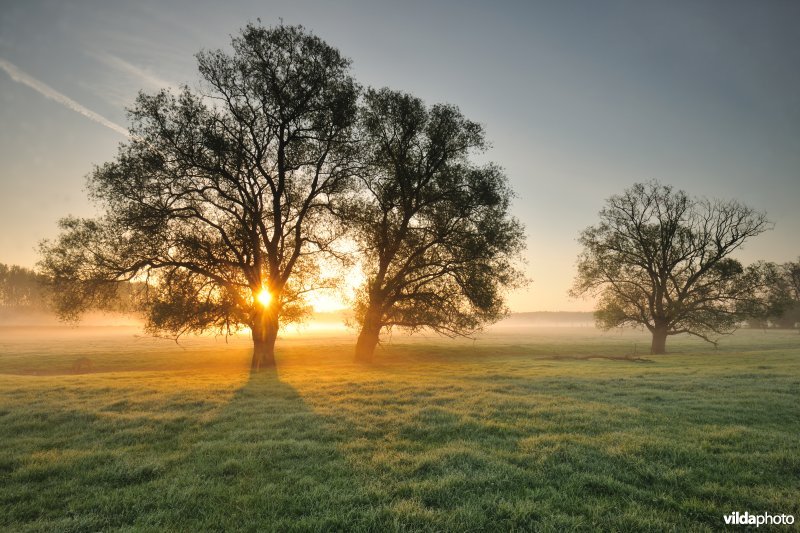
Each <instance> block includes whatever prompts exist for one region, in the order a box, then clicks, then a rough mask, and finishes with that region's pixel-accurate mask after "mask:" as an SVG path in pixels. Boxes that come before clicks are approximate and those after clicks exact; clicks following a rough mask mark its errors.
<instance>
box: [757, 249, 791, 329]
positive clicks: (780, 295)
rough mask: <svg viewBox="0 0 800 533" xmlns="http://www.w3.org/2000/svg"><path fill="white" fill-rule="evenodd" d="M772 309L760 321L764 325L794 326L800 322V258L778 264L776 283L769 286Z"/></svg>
mask: <svg viewBox="0 0 800 533" xmlns="http://www.w3.org/2000/svg"><path fill="white" fill-rule="evenodd" d="M771 289H772V290H771V292H770V294H771V296H772V301H773V302H775V303H774V304H773V307H772V309H770V310H769V312H768V316H766V317H763V318H762V319H761V320H760V322H762V324H761V325H762V326H764V327H766V326H769V325H772V326H774V327H778V328H794V327H796V326H797V324H798V323H800V259H798V261H796V262H791V261H790V262H788V263H784V264H783V265H781V266H780V269H779V275H778V276H777V278H776V283H775V284H774V285H773V286H772V288H771Z"/></svg>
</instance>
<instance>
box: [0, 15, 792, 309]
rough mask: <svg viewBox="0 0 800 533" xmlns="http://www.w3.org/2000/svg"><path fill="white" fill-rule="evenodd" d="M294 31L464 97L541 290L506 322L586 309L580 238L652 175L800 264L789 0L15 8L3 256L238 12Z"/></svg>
mask: <svg viewBox="0 0 800 533" xmlns="http://www.w3.org/2000/svg"><path fill="white" fill-rule="evenodd" d="M257 18H260V19H261V21H262V22H263V23H264V24H265V25H273V24H277V23H278V22H279V20H280V19H282V20H283V21H284V22H285V23H287V24H302V25H304V26H306V27H307V28H308V29H310V30H312V31H313V32H314V33H316V34H317V35H319V36H320V37H322V38H323V39H325V40H326V41H327V42H328V43H330V44H331V45H333V46H336V47H337V48H339V49H340V50H341V51H342V52H343V53H344V55H346V56H348V57H350V58H351V59H352V60H353V71H354V74H355V76H356V77H357V79H358V80H359V81H360V82H361V83H362V84H364V85H371V86H377V87H380V86H389V87H392V88H395V89H402V90H405V91H409V92H411V93H414V94H415V95H417V96H420V97H422V98H423V99H425V100H426V101H427V102H428V103H435V102H449V103H452V104H456V105H458V106H459V107H460V108H461V110H462V112H463V113H464V114H465V115H466V116H467V117H469V118H471V119H473V120H476V121H478V122H480V123H482V124H483V125H484V126H485V128H486V132H487V136H488V138H489V139H490V140H491V142H492V144H493V148H492V149H491V150H490V151H489V153H488V154H487V157H488V158H489V159H491V160H493V161H496V162H498V163H500V164H501V165H503V166H504V167H505V169H506V171H507V173H508V176H509V178H510V180H511V184H512V186H513V188H514V189H515V191H516V193H517V199H516V201H515V204H514V214H515V215H516V216H517V217H519V218H520V219H521V220H522V221H523V222H524V224H525V225H526V227H527V233H528V251H527V260H528V265H527V270H528V274H529V276H530V277H532V278H533V280H534V281H533V284H532V285H531V286H530V288H529V289H528V290H527V291H520V292H518V293H516V294H513V295H511V297H510V303H511V306H512V309H513V310H515V311H532V310H589V309H591V302H588V301H583V300H572V299H570V298H569V297H568V296H567V290H568V289H569V286H570V285H571V282H572V277H573V276H574V273H575V260H576V256H577V254H578V252H579V247H578V244H577V242H576V238H577V236H578V233H579V232H580V230H581V229H583V228H585V227H586V226H588V225H590V224H594V223H595V222H596V221H597V212H598V211H599V210H600V208H601V207H602V206H603V202H604V199H605V198H607V197H608V196H610V195H612V194H615V193H619V192H622V191H623V190H624V189H625V188H627V187H629V186H630V185H631V184H633V183H635V182H637V181H645V180H649V179H657V180H659V181H661V182H663V183H667V184H671V185H674V186H675V187H677V188H681V189H684V190H686V191H687V192H689V193H691V194H693V195H699V196H708V197H716V198H726V199H727V198H737V199H739V200H741V201H743V202H745V203H747V204H749V205H751V206H753V207H756V208H758V209H763V210H765V211H766V212H767V214H768V216H769V218H770V219H771V220H772V221H774V222H775V229H774V231H771V232H769V233H767V234H764V235H762V236H760V237H758V238H756V239H754V240H753V241H751V242H750V243H749V244H748V245H747V246H746V247H745V249H744V250H742V251H741V252H740V253H739V255H738V257H739V258H741V259H742V260H743V261H748V262H749V261H753V260H756V259H765V260H771V261H778V262H784V261H788V260H793V259H796V258H797V257H798V255H800V246H798V243H800V238H798V235H800V209H798V206H797V204H798V200H800V32H798V31H797V23H798V21H800V2H793V1H789V0H786V1H777V0H774V1H773V0H768V1H764V2H751V1H736V0H733V1H727V0H726V1H723V0H719V1H702V0H699V1H671V2H656V1H634V0H630V1H596V2H588V1H587V2H584V1H558V2H556V1H552V2H503V1H499V2H491V3H490V2H470V1H467V2H460V1H442V2H369V1H363V2H357V1H344V2H324V1H318V2H304V1H285V2H272V1H266V0H261V1H245V2H238V1H229V2H224V3H223V2H210V1H199V2H196V1H189V0H184V1H153V0H144V1H141V0H140V1H136V2H118V1H99V0H98V1H55V0H53V1H39V0H16V1H15V0H6V1H4V2H3V8H2V10H0V124H2V128H0V263H16V264H21V265H25V266H33V264H34V263H35V262H36V260H37V256H36V246H37V243H38V242H39V241H40V240H41V239H43V238H50V237H53V236H55V234H56V229H57V228H56V221H57V220H58V219H59V218H61V217H63V216H65V215H67V214H73V215H78V216H91V215H93V214H95V213H96V211H95V209H94V207H93V206H92V205H91V204H90V203H89V202H88V201H87V199H86V195H85V191H84V179H85V176H86V174H87V173H88V172H89V171H90V170H91V168H92V166H93V165H94V164H100V163H103V162H105V161H108V160H111V159H112V158H113V157H114V155H115V154H116V149H117V145H118V143H120V142H122V141H124V137H123V135H122V134H121V133H120V132H121V131H122V129H123V128H124V127H125V126H126V124H127V121H126V116H125V111H124V108H125V106H128V105H130V104H131V103H132V102H133V99H134V98H135V96H136V94H137V92H138V91H139V90H144V91H148V92H152V91H155V90H157V89H159V88H161V87H177V86H178V85H180V84H183V83H188V84H189V85H190V86H192V85H194V84H196V81H197V80H198V74H197V70H196V63H195V58H194V54H195V53H196V52H198V51H199V50H201V49H214V48H228V46H229V42H230V35H231V34H235V33H237V32H238V30H239V28H241V27H242V26H243V25H244V24H246V23H247V22H248V21H255V20H256V19H257Z"/></svg>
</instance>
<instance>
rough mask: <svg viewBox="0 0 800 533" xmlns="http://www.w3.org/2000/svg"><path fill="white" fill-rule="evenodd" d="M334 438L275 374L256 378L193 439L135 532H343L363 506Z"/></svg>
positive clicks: (263, 374) (258, 374)
mask: <svg viewBox="0 0 800 533" xmlns="http://www.w3.org/2000/svg"><path fill="white" fill-rule="evenodd" d="M337 446H338V441H337V438H336V436H335V435H332V434H331V433H330V432H328V431H326V429H325V427H324V424H323V422H322V420H321V419H320V418H319V417H318V416H317V415H315V414H314V413H313V412H312V411H311V409H309V407H308V406H307V405H306V403H305V401H304V400H303V399H302V397H301V396H300V395H299V394H298V393H297V391H296V390H295V389H294V388H293V387H291V386H290V385H287V384H286V383H284V382H282V381H280V379H279V378H278V374H277V372H276V371H275V370H268V371H262V372H259V373H257V374H253V375H252V376H251V377H250V380H249V381H248V383H247V384H246V385H245V386H244V387H243V388H241V389H240V390H238V391H237V393H236V394H235V395H234V397H233V399H232V401H231V402H230V403H229V404H228V405H227V406H225V407H224V408H223V409H222V411H221V412H220V413H219V414H218V416H216V417H215V419H214V420H212V421H211V422H210V423H209V424H208V425H207V426H206V427H204V428H203V431H202V432H201V433H200V434H198V435H196V436H195V437H194V439H193V442H192V444H191V445H190V446H189V448H188V450H187V453H186V455H185V456H184V457H183V458H182V459H181V461H180V463H179V464H178V465H176V467H175V469H174V471H173V472H172V473H171V474H170V475H169V476H166V477H164V478H162V479H161V480H160V483H159V485H160V486H159V487H158V488H157V489H156V487H153V488H154V489H156V490H158V491H159V492H160V494H161V497H162V498H163V499H162V500H161V501H160V502H158V506H157V509H155V510H154V512H153V513H149V514H148V515H147V516H143V517H141V520H137V521H136V522H135V525H136V526H154V527H157V528H168V529H182V530H184V529H185V530H195V531H203V530H205V531H208V530H225V531H231V530H245V531H247V530H250V531H256V530H257V531H264V530H276V531H287V530H313V531H320V530H343V529H347V528H348V526H350V525H351V524H352V522H353V521H354V520H355V517H354V516H351V515H352V513H353V512H355V510H356V509H358V508H359V507H361V508H363V505H362V504H363V503H364V502H363V499H364V497H363V495H362V494H361V492H360V489H359V483H358V482H357V481H356V480H355V479H354V477H353V474H352V468H351V466H350V465H348V464H347V462H346V461H345V460H344V458H343V457H342V456H341V454H340V453H339V451H338V448H337Z"/></svg>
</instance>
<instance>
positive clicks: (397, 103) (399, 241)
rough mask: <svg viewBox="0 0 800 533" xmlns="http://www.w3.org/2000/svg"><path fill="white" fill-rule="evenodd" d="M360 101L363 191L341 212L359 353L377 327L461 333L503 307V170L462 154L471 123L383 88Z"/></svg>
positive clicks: (512, 238)
mask: <svg viewBox="0 0 800 533" xmlns="http://www.w3.org/2000/svg"><path fill="white" fill-rule="evenodd" d="M364 100H365V101H364V106H363V109H362V112H361V120H360V126H361V130H360V133H361V142H362V145H361V157H362V162H363V168H362V171H361V178H362V183H363V188H364V190H363V191H362V194H361V195H359V196H358V198H357V199H356V200H354V201H353V202H352V204H351V206H350V209H348V210H347V211H346V218H347V223H348V224H349V225H350V227H351V228H352V230H353V235H354V236H355V239H356V241H357V242H358V243H359V245H360V247H361V249H362V250H363V259H362V261H363V267H364V270H365V273H366V277H367V280H366V283H365V285H364V286H363V287H362V288H361V290H360V292H359V293H358V296H357V301H356V306H355V316H356V320H357V322H358V324H359V326H360V333H359V336H358V341H357V346H356V359H357V360H358V361H362V362H366V361H370V360H372V357H373V354H374V350H375V347H376V345H377V343H378V340H379V334H380V331H381V329H383V328H393V327H400V328H405V329H408V330H411V331H415V330H418V329H420V328H430V329H432V330H435V331H437V332H439V333H442V334H445V335H450V336H455V335H467V334H470V333H472V332H474V331H475V330H476V329H478V328H480V326H481V325H482V324H485V323H487V322H492V321H495V320H497V319H498V318H500V317H501V316H503V315H504V313H505V307H504V305H503V298H502V291H503V289H505V288H509V287H513V286H516V285H518V284H519V283H520V282H521V281H523V276H521V275H520V272H519V271H518V270H517V269H516V267H515V261H516V259H517V257H518V255H519V254H520V253H521V251H522V250H523V247H524V234H523V229H522V226H521V225H520V223H519V222H517V221H516V220H515V219H513V218H511V217H510V216H509V213H508V209H509V203H510V199H511V197H512V193H511V190H510V189H509V187H508V184H507V181H506V178H505V176H504V174H503V172H502V171H501V169H500V168H498V167H497V166H495V165H491V164H490V165H486V166H483V167H479V166H476V165H475V164H473V163H472V162H471V161H470V155H471V153H472V152H474V151H477V150H481V149H483V148H484V147H485V140H484V133H483V129H482V128H481V127H480V126H479V125H478V124H476V123H474V122H470V121H469V120H467V119H465V118H464V117H463V116H462V115H461V113H460V112H459V111H458V109H456V108H455V107H453V106H449V105H435V106H433V107H431V108H426V106H425V105H424V104H423V102H422V101H421V100H420V99H418V98H415V97H413V96H410V95H408V94H403V93H399V92H394V91H390V90H388V89H382V90H370V91H368V92H367V94H366V96H365V99H364Z"/></svg>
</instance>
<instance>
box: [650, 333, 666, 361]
mask: <svg viewBox="0 0 800 533" xmlns="http://www.w3.org/2000/svg"><path fill="white" fill-rule="evenodd" d="M650 353H651V354H653V355H659V354H664V353H667V328H664V327H656V328H655V329H654V330H653V342H652V344H651V345H650Z"/></svg>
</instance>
